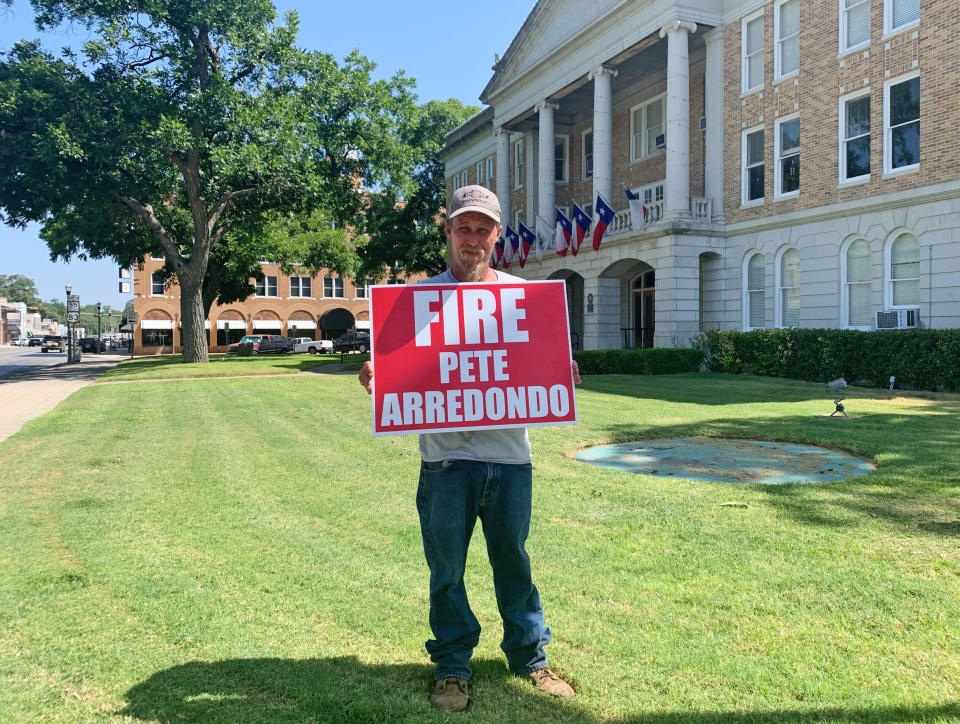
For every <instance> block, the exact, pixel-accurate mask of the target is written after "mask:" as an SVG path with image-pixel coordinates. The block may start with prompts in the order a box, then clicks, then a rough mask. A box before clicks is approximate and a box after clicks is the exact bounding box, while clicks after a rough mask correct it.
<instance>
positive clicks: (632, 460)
mask: <svg viewBox="0 0 960 724" xmlns="http://www.w3.org/2000/svg"><path fill="white" fill-rule="evenodd" d="M577 460H579V461H580V462H584V463H588V464H590V465H599V466H600V467H604V468H613V469H615V470H621V471H623V472H626V473H638V474H641V475H656V476H658V477H676V478H685V479H687V480H712V481H715V482H720V483H763V484H766V485H782V484H783V483H822V482H831V481H838V480H844V479H846V478H850V477H854V476H857V475H866V474H867V473H871V472H873V470H874V467H873V465H872V464H871V463H869V462H867V461H866V460H861V459H860V458H856V457H853V456H852V455H848V454H847V453H842V452H837V451H836V450H827V449H826V448H822V447H813V446H812V445H796V444H794V443H786V442H767V441H763V440H721V439H717V438H678V439H673V440H642V441H639V442H624V443H619V444H617V445H600V446H598V447H592V448H589V449H587V450H583V451H582V452H580V453H578V454H577Z"/></svg>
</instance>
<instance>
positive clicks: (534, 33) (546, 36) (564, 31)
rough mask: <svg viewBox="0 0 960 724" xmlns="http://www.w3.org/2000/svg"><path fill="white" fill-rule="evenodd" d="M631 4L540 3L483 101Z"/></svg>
mask: <svg viewBox="0 0 960 724" xmlns="http://www.w3.org/2000/svg"><path fill="white" fill-rule="evenodd" d="M627 1H629V0H596V1H595V2H591V3H584V2H582V0H539V1H538V2H537V4H536V5H535V6H534V8H533V10H531V11H530V14H529V15H528V16H527V19H526V20H525V21H524V23H523V25H522V26H521V28H520V30H519V31H518V32H517V34H516V36H514V38H513V41H512V42H511V43H510V47H509V48H507V51H506V52H505V53H504V54H503V57H502V58H500V61H499V62H498V63H496V65H495V66H494V72H493V77H492V78H491V79H490V82H489V83H487V87H486V88H484V90H483V93H481V94H480V98H481V100H483V101H484V102H485V103H489V100H487V99H488V98H490V97H493V96H496V95H497V92H498V91H500V90H502V89H503V88H506V87H507V86H509V85H510V84H511V83H513V82H514V81H516V80H518V79H519V78H520V77H521V76H523V75H524V74H525V73H527V72H529V71H530V70H531V69H532V68H533V67H535V66H536V65H537V64H538V63H539V62H540V61H541V60H542V59H543V58H545V57H546V56H548V55H550V54H551V53H552V52H554V51H555V50H557V49H558V48H561V47H562V46H563V45H564V44H565V43H566V42H568V41H569V40H570V39H571V38H573V37H575V36H577V35H580V34H581V33H582V32H583V29H584V27H587V26H589V25H591V24H592V23H594V22H596V21H597V20H599V19H601V18H602V17H603V16H605V15H606V14H608V13H609V12H610V11H611V10H612V9H614V8H615V7H617V6H618V5H623V4H625V2H627Z"/></svg>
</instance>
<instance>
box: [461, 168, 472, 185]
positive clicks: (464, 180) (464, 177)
mask: <svg viewBox="0 0 960 724" xmlns="http://www.w3.org/2000/svg"><path fill="white" fill-rule="evenodd" d="M469 183H470V182H469V181H468V180H467V171H466V169H464V170H463V171H461V172H460V185H461V186H466V185H467V184H469Z"/></svg>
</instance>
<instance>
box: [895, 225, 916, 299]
mask: <svg viewBox="0 0 960 724" xmlns="http://www.w3.org/2000/svg"><path fill="white" fill-rule="evenodd" d="M887 271H888V275H889V280H890V281H889V287H888V293H887V294H888V296H887V299H888V300H889V302H890V306H892V307H911V306H915V305H917V304H919V303H920V243H919V242H918V241H917V237H915V236H914V235H913V234H900V235H899V236H898V237H897V238H896V239H894V240H893V244H891V245H890V266H889V268H888V270H887Z"/></svg>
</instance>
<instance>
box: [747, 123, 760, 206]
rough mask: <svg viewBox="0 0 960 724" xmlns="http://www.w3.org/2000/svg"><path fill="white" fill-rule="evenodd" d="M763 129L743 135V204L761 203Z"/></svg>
mask: <svg viewBox="0 0 960 724" xmlns="http://www.w3.org/2000/svg"><path fill="white" fill-rule="evenodd" d="M763 168H764V163H763V129H762V128H756V129H753V130H750V131H746V132H745V133H744V134H743V149H742V177H743V202H742V203H743V204H744V205H745V206H746V205H748V204H756V203H762V202H763V194H764V191H763V187H764V177H763V176H764V174H763Z"/></svg>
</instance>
